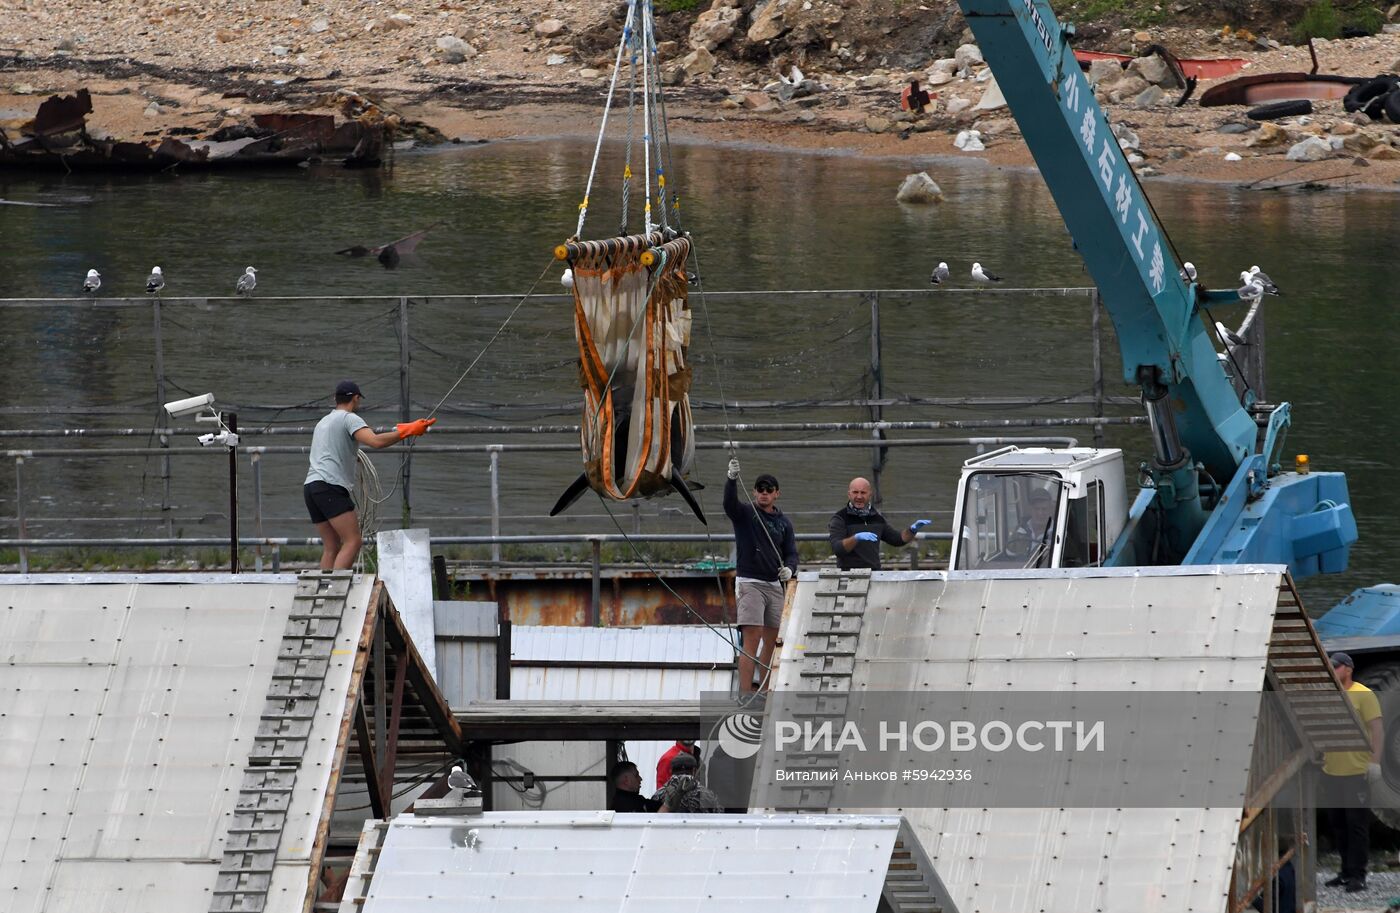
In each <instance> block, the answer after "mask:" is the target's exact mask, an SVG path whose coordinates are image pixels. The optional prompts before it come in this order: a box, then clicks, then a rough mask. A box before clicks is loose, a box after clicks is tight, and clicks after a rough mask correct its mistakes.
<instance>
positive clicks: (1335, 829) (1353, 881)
mask: <svg viewBox="0 0 1400 913" xmlns="http://www.w3.org/2000/svg"><path fill="white" fill-rule="evenodd" d="M1331 662H1332V670H1333V671H1334V672H1336V673H1337V681H1339V682H1340V683H1341V685H1342V689H1343V690H1345V691H1346V693H1347V698H1348V699H1350V701H1351V706H1352V707H1353V708H1355V710H1356V715H1357V716H1359V717H1360V718H1361V722H1362V723H1363V724H1364V725H1365V726H1366V729H1367V733H1368V734H1369V736H1370V739H1371V750H1370V751H1329V752H1327V753H1326V754H1324V755H1323V763H1322V795H1321V796H1319V797H1318V805H1319V807H1321V808H1325V809H1327V820H1328V822H1329V823H1330V824H1331V826H1332V840H1333V842H1334V843H1336V844H1337V852H1338V853H1339V854H1340V855H1341V857H1342V870H1341V872H1340V873H1338V875H1337V877H1336V878H1333V879H1331V880H1330V881H1328V882H1327V886H1328V887H1330V888H1335V887H1339V886H1345V887H1346V891H1347V893H1348V894H1355V893H1356V892H1358V891H1364V890H1366V864H1367V862H1368V861H1369V857H1370V852H1371V836H1370V829H1371V808H1370V806H1371V784H1372V783H1376V782H1378V781H1379V780H1380V778H1381V746H1382V745H1383V744H1384V743H1383V741H1382V727H1381V704H1380V701H1379V700H1377V699H1376V695H1375V693H1374V692H1373V691H1372V690H1371V689H1370V688H1367V687H1366V686H1365V685H1363V684H1361V683H1360V682H1358V681H1354V680H1353V679H1352V672H1353V671H1354V669H1355V665H1356V664H1355V663H1353V662H1352V660H1351V657H1350V656H1349V655H1348V654H1346V653H1340V652H1339V653H1333V654H1332V656H1331Z"/></svg>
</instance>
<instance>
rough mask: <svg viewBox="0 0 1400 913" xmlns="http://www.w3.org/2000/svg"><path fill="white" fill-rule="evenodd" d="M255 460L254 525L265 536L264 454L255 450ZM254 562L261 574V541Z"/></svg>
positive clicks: (254, 554)
mask: <svg viewBox="0 0 1400 913" xmlns="http://www.w3.org/2000/svg"><path fill="white" fill-rule="evenodd" d="M251 459H252V461H253V526H254V528H256V529H257V531H258V538H259V539H262V538H264V536H265V534H264V533H263V522H262V521H263V514H262V454H261V453H257V452H254V453H253V454H252V457H251ZM253 563H254V566H255V567H256V568H257V572H258V573H259V574H261V573H262V569H263V547H262V543H261V542H259V543H258V544H257V546H256V547H254V549H253Z"/></svg>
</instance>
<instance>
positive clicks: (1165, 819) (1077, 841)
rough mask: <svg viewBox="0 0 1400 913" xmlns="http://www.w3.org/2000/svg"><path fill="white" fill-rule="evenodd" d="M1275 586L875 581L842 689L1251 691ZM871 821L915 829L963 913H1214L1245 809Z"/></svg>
mask: <svg viewBox="0 0 1400 913" xmlns="http://www.w3.org/2000/svg"><path fill="white" fill-rule="evenodd" d="M1282 570H1283V569H1282V568H1280V567H1276V566H1267V565H1262V566H1236V567H1192V568H1175V569H1157V568H1154V569H1133V570H1127V569H1117V570H1096V569H1085V570H1077V571H1072V572H1070V571H1048V572H1047V571H1027V572H1021V573H1017V574H996V573H943V572H929V573H911V572H888V573H881V572H877V573H875V574H873V575H872V579H871V584H870V590H869V596H868V598H867V600H866V605H867V607H866V610H865V616H864V622H863V626H862V629H861V630H862V636H861V637H860V638H859V641H858V646H857V654H856V666H855V675H854V678H853V688H854V689H856V690H872V691H874V690H889V691H953V692H958V691H968V690H970V691H983V690H1025V691H1032V690H1043V691H1112V690H1124V691H1130V690H1140V691H1176V690H1184V691H1244V692H1250V691H1258V690H1260V689H1261V688H1262V686H1263V680H1264V672H1265V666H1266V663H1267V656H1268V646H1269V633H1270V630H1271V628H1272V624H1273V617H1274V610H1275V606H1276V604H1277V600H1278V586H1279V582H1280V579H1281V576H1282ZM1135 571H1137V572H1135ZM816 589H817V578H816V575H813V574H803V575H802V576H801V578H800V581H799V587H798V591H797V594H796V598H795V599H794V602H793V607H792V611H791V612H790V614H789V617H788V621H787V625H786V627H785V628H784V631H783V640H784V648H783V656H782V661H781V664H780V665H779V669H778V684H777V687H778V688H780V689H782V690H799V689H800V688H801V685H800V684H799V677H798V672H799V670H800V668H801V665H802V664H801V662H800V661H799V660H800V658H801V654H802V650H803V648H804V647H803V640H804V632H805V631H806V630H807V626H808V623H809V621H810V619H811V611H812V607H813V603H814V594H815V592H816ZM866 632H871V633H877V634H878V636H864V635H865V633H866ZM1246 735H1247V736H1248V734H1246ZM842 811H855V810H854V809H843V810H842ZM879 811H882V812H885V813H899V814H903V815H904V816H905V818H907V819H908V820H909V822H910V823H911V824H912V825H913V826H914V829H915V832H916V833H917V834H918V836H919V840H920V841H921V842H922V844H923V846H924V849H925V851H926V852H927V853H928V855H929V857H930V858H931V859H932V861H933V864H934V866H935V867H936V868H937V870H938V872H939V874H940V875H941V876H942V878H943V881H944V882H945V884H946V885H947V887H948V890H949V892H950V894H951V896H952V898H953V900H954V901H955V902H956V904H957V906H958V908H959V909H960V910H962V911H963V913H979V911H980V913H1009V911H1038V913H1120V911H1125V910H1132V911H1135V913H1157V911H1160V913H1167V911H1171V913H1186V911H1210V913H1222V911H1223V910H1224V909H1225V906H1226V895H1227V891H1228V889H1229V879H1230V871H1231V868H1232V866H1233V863H1234V856H1235V841H1236V837H1237V835H1238V830H1239V824H1240V815H1241V810H1240V809H1239V808H1216V809H1054V808H1047V809H1038V808H1007V809H983V808H938V809H919V808H902V809H881V810H879Z"/></svg>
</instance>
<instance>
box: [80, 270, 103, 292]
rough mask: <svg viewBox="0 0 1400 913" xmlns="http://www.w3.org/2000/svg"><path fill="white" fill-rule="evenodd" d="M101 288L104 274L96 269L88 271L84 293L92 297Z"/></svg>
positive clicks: (84, 283) (84, 281)
mask: <svg viewBox="0 0 1400 913" xmlns="http://www.w3.org/2000/svg"><path fill="white" fill-rule="evenodd" d="M100 288H102V274H101V273H99V272H98V271H97V270H95V269H90V270H88V272H87V278H86V279H84V280H83V291H85V292H87V293H88V294H89V295H91V294H92V293H93V292H95V291H97V290H98V289H100Z"/></svg>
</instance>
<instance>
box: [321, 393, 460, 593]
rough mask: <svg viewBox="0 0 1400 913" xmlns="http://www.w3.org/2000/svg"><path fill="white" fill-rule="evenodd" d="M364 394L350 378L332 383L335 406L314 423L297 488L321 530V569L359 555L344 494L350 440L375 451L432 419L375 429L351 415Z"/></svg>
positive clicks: (355, 523) (356, 525)
mask: <svg viewBox="0 0 1400 913" xmlns="http://www.w3.org/2000/svg"><path fill="white" fill-rule="evenodd" d="M363 399H364V394H363V393H361V392H360V387H359V385H358V384H356V383H355V382H354V381H353V380H342V381H341V382H340V383H338V384H336V385H335V408H334V409H332V410H331V411H330V412H329V413H328V414H327V415H326V416H325V417H324V418H322V419H321V420H320V421H319V422H317V423H316V430H315V432H314V433H312V435H311V466H310V468H309V469H308V470H307V472H306V484H305V485H304V486H303V487H302V493H303V495H304V496H305V498H306V510H307V512H308V513H310V514H311V522H312V523H314V524H316V531H317V532H318V533H320V534H321V570H323V571H329V570H344V569H346V568H349V567H350V566H351V565H352V564H354V563H355V558H356V556H358V555H359V554H360V544H361V541H362V540H361V537H360V518H359V516H358V515H357V514H356V513H355V502H354V500H353V499H352V498H351V497H350V492H351V490H352V489H353V488H354V487H355V470H356V469H357V468H358V462H357V461H358V459H359V457H358V455H357V452H358V448H356V446H355V444H356V442H358V443H360V444H364V445H365V446H366V447H373V448H374V449H375V450H379V449H381V448H384V447H388V446H389V445H390V444H395V443H398V442H399V441H401V440H403V439H404V438H410V437H418V436H419V435H421V434H423V433H424V432H426V431H427V430H428V426H429V425H431V424H433V423H434V422H436V421H437V419H435V418H420V419H418V420H417V421H414V422H403V423H401V424H399V425H397V426H395V428H394V430H393V431H383V432H379V433H377V434H376V433H375V432H374V430H373V429H371V428H370V427H369V425H368V424H367V423H366V422H365V420H364V419H362V418H360V417H359V416H358V415H356V414H355V413H356V411H357V410H358V409H359V408H360V402H361V401H362V400H363Z"/></svg>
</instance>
